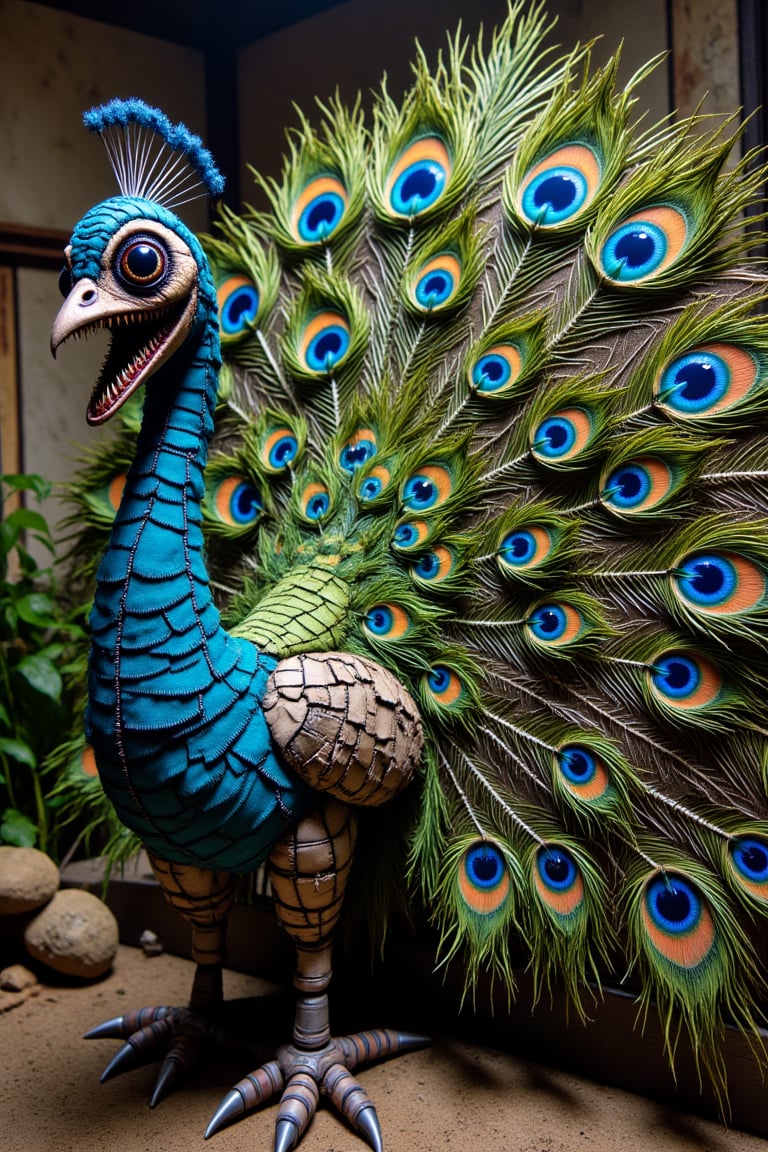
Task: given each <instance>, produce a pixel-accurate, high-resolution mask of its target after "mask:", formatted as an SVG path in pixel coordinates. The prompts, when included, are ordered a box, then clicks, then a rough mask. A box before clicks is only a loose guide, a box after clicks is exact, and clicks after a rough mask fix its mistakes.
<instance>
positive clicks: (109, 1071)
mask: <svg viewBox="0 0 768 1152" xmlns="http://www.w3.org/2000/svg"><path fill="white" fill-rule="evenodd" d="M144 1063H145V1060H144V1059H142V1054H141V1053H139V1052H138V1051H137V1050H136V1048H135V1047H134V1045H133V1044H131V1042H130V1041H129V1040H126V1042H125V1044H123V1046H122V1048H120V1049H119V1051H117V1052H116V1053H115V1055H114V1056H113V1057H112V1059H111V1060H110V1062H109V1064H107V1066H106V1068H105V1069H104V1071H103V1072H102V1074H101V1076H100V1077H99V1083H100V1084H104V1083H105V1082H106V1081H107V1080H111V1079H112V1078H113V1077H114V1076H120V1075H122V1073H123V1072H132V1071H133V1069H134V1068H140V1067H141V1065H142V1064H144Z"/></svg>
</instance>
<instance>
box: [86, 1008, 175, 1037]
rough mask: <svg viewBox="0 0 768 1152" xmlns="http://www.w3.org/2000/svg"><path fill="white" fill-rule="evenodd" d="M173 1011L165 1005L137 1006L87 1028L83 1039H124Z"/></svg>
mask: <svg viewBox="0 0 768 1152" xmlns="http://www.w3.org/2000/svg"><path fill="white" fill-rule="evenodd" d="M173 1012H174V1009H173V1008H168V1007H165V1006H163V1007H159V1008H139V1009H138V1010H137V1011H135V1012H127V1013H126V1014H125V1016H114V1017H113V1018H112V1019H111V1020H105V1021H104V1023H103V1024H97V1025H96V1026H95V1027H94V1028H89V1030H88V1031H87V1032H85V1033H83V1040H125V1039H126V1038H127V1037H128V1036H132V1035H133V1034H134V1032H140V1031H141V1030H142V1028H147V1027H149V1025H150V1024H154V1023H155V1021H156V1020H164V1019H165V1018H166V1017H167V1016H170V1015H171V1014H172V1013H173Z"/></svg>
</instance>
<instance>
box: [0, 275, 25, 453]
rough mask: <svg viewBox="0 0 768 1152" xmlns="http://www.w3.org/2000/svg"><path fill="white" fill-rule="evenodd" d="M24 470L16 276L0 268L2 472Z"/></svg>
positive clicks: (0, 424)
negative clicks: (17, 343) (17, 345)
mask: <svg viewBox="0 0 768 1152" xmlns="http://www.w3.org/2000/svg"><path fill="white" fill-rule="evenodd" d="M20 469H21V437H20V429H19V367H18V357H17V351H16V276H15V273H14V270H13V268H8V267H3V266H2V265H0V470H2V471H3V472H5V473H9V472H19V471H20Z"/></svg>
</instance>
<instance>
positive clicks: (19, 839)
mask: <svg viewBox="0 0 768 1152" xmlns="http://www.w3.org/2000/svg"><path fill="white" fill-rule="evenodd" d="M36 840H37V828H36V827H35V825H34V824H33V823H32V821H31V820H30V819H29V817H28V816H25V815H24V813H23V812H19V811H17V809H16V808H6V810H5V812H3V818H2V821H1V822H0V841H4V842H5V843H6V844H13V845H14V846H15V847H16V848H34V846H35V842H36Z"/></svg>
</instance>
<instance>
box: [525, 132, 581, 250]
mask: <svg viewBox="0 0 768 1152" xmlns="http://www.w3.org/2000/svg"><path fill="white" fill-rule="evenodd" d="M600 175H601V172H600V163H599V161H598V159H597V156H596V155H595V153H594V152H593V151H592V149H591V148H588V147H587V146H586V145H585V144H565V145H563V146H562V147H561V148H557V149H555V151H554V152H551V153H550V154H549V156H546V157H545V158H544V159H543V160H539V162H538V163H537V164H535V165H534V166H533V168H530V169H529V170H528V172H526V174H525V176H524V177H523V179H522V181H521V183H520V188H519V191H518V194H517V209H518V212H519V213H520V215H521V216H522V217H523V219H525V220H527V221H528V222H529V223H530V224H533V225H534V226H535V227H538V228H552V229H555V228H557V227H558V226H559V225H561V224H565V223H570V222H571V221H573V220H576V219H577V218H578V217H579V216H581V215H582V213H583V212H584V211H585V210H586V209H587V208H588V207H589V205H590V204H591V203H592V201H593V200H594V198H595V195H596V193H597V190H598V188H599V186H600Z"/></svg>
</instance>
